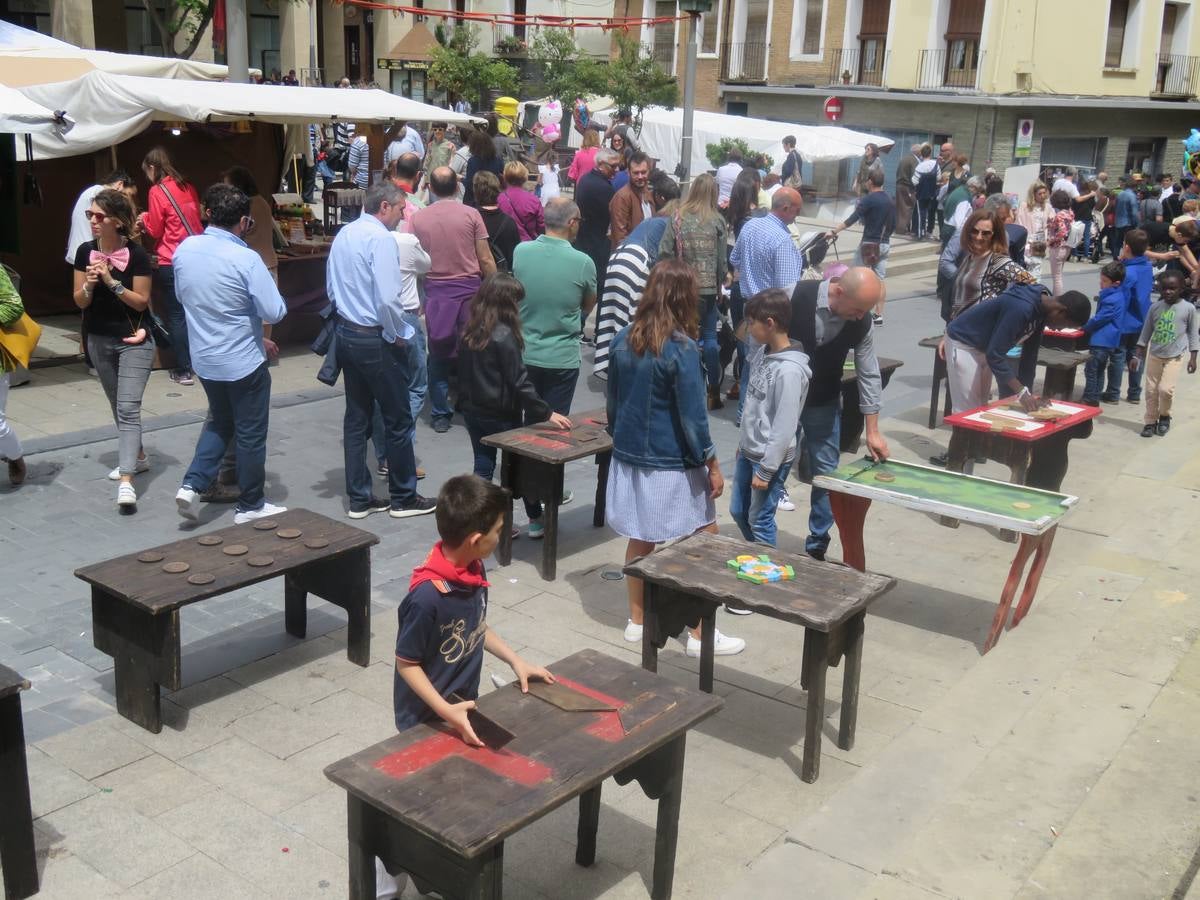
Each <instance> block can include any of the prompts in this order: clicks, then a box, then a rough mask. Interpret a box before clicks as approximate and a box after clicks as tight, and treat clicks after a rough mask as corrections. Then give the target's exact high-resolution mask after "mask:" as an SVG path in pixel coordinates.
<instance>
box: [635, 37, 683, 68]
mask: <svg viewBox="0 0 1200 900" xmlns="http://www.w3.org/2000/svg"><path fill="white" fill-rule="evenodd" d="M641 47H642V55H643V56H648V57H650V58H651V59H652V60H654V61H655V62H656V63H658V67H659V68H660V69H662V70H663V71H664V72H666V73H667V74H668V75H674V74H675V46H674V45H673V44H666V43H663V44H659V43H653V44H647V43H645V42H643V43H642V45H641Z"/></svg>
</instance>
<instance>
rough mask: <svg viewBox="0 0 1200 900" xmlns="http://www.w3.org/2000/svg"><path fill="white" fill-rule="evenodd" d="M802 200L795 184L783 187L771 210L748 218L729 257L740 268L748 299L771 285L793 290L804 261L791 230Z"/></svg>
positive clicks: (777, 193) (739, 274)
mask: <svg viewBox="0 0 1200 900" xmlns="http://www.w3.org/2000/svg"><path fill="white" fill-rule="evenodd" d="M802 206H803V201H802V200H801V199H800V192H799V191H797V190H796V189H795V188H786V187H785V188H780V189H779V190H777V191H776V192H775V195H774V196H773V197H772V198H771V214H770V215H769V216H759V217H758V218H751V219H748V220H746V224H745V225H743V226H742V233H741V234H740V235H739V236H738V241H737V244H736V245H735V246H734V248H733V255H732V256H731V257H730V259H729V261H730V263H732V265H733V267H734V268H735V269H736V270H737V273H738V280H739V281H740V282H741V285H742V296H743V297H746V298H747V299H749V298H750V297H753V296H754V295H755V294H757V293H759V292H760V291H765V290H767V289H768V288H779V289H780V290H783V291H785V292H787V293H788V294H790V293H791V291H792V287H793V286H794V285H795V284H796V282H797V281H799V280H800V273H801V272H802V271H803V269H804V261H803V259H802V258H801V256H800V251H799V250H797V249H796V244H795V242H793V241H792V234H791V232H790V231H788V226H790V225H791V224H792V223H793V222H794V221H796V216H798V215H800V208H801V207H802Z"/></svg>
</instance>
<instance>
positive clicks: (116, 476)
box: [108, 456, 150, 481]
mask: <svg viewBox="0 0 1200 900" xmlns="http://www.w3.org/2000/svg"><path fill="white" fill-rule="evenodd" d="M149 471H150V459H149V457H145V456H143V457H142V458H141V459H139V460H138V461H137V465H135V466H134V467H133V474H134V475H141V474H142V473H143V472H149ZM108 480H109V481H120V480H121V467H120V466H117V467H116V468H115V469H113V470H112V471H111V472H109V473H108Z"/></svg>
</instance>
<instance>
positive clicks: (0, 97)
mask: <svg viewBox="0 0 1200 900" xmlns="http://www.w3.org/2000/svg"><path fill="white" fill-rule="evenodd" d="M74 124H75V123H74V122H72V121H71V119H70V118H68V117H67V115H66V114H65V113H63V112H61V111H55V110H53V109H48V108H46V107H45V106H42V105H41V104H40V103H35V102H34V101H32V100H30V99H29V98H28V97H26V96H25V95H24V94H22V93H21V92H20V91H18V90H15V89H13V88H10V87H5V86H4V85H2V84H0V134H37V133H42V132H45V133H49V134H65V133H66V132H67V131H70V130H71V127H72V126H73V125H74Z"/></svg>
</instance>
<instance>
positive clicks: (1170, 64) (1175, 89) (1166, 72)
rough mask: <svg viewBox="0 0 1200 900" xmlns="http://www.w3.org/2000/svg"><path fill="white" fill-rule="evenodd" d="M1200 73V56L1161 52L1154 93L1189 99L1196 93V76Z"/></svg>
mask: <svg viewBox="0 0 1200 900" xmlns="http://www.w3.org/2000/svg"><path fill="white" fill-rule="evenodd" d="M1198 74H1200V56H1178V55H1175V54H1166V53H1160V54H1159V55H1158V73H1157V75H1156V76H1155V79H1154V94H1155V95H1156V96H1161V97H1177V98H1179V99H1187V98H1188V97H1194V96H1195V95H1196V76H1197V75H1198Z"/></svg>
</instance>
